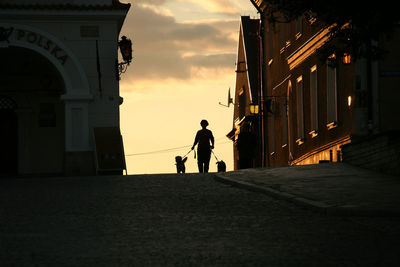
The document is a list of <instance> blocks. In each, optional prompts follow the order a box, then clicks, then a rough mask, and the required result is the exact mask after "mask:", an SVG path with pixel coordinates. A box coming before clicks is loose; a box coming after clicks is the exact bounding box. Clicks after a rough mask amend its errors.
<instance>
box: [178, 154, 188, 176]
mask: <svg viewBox="0 0 400 267" xmlns="http://www.w3.org/2000/svg"><path fill="white" fill-rule="evenodd" d="M186 160H187V157H184V158H183V159H182V157H181V156H176V157H175V161H176V163H175V165H176V172H177V173H185V170H186V168H185V162H186Z"/></svg>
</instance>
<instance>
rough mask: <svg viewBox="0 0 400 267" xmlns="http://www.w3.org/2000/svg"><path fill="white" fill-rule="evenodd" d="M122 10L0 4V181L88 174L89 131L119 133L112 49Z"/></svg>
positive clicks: (93, 4) (109, 3)
mask: <svg viewBox="0 0 400 267" xmlns="http://www.w3.org/2000/svg"><path fill="white" fill-rule="evenodd" d="M129 7H130V4H121V3H120V2H119V1H116V0H90V1H64V0H63V1H61V0H30V1H25V0H13V1H11V0H10V1H7V0H5V1H1V3H0V60H1V61H0V76H1V77H0V119H1V131H0V132H1V137H0V142H1V147H2V152H1V153H2V157H1V159H0V161H1V164H2V167H1V168H0V173H1V174H3V175H4V174H6V175H8V174H17V175H25V174H26V175H31V174H33V175H35V174H41V175H43V174H49V175H54V174H65V175H78V174H94V173H95V171H96V162H95V160H96V157H95V153H94V151H95V142H94V138H93V129H95V128H98V127H116V128H118V129H119V105H120V104H121V103H122V98H121V97H120V95H119V79H118V70H117V68H116V62H117V59H118V55H117V48H118V37H119V32H120V30H121V27H122V25H123V22H124V19H125V16H126V14H127V12H128V10H129ZM121 156H122V155H121Z"/></svg>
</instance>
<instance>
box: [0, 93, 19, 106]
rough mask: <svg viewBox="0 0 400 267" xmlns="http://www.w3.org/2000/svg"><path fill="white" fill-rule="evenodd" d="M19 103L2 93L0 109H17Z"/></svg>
mask: <svg viewBox="0 0 400 267" xmlns="http://www.w3.org/2000/svg"><path fill="white" fill-rule="evenodd" d="M16 107H17V104H16V103H15V101H14V100H12V99H11V98H9V97H8V96H1V95H0V109H15V108H16Z"/></svg>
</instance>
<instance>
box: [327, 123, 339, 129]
mask: <svg viewBox="0 0 400 267" xmlns="http://www.w3.org/2000/svg"><path fill="white" fill-rule="evenodd" d="M336 127H337V122H336V121H333V122H330V123H328V124H327V125H326V128H328V130H331V129H333V128H336Z"/></svg>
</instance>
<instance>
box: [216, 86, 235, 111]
mask: <svg viewBox="0 0 400 267" xmlns="http://www.w3.org/2000/svg"><path fill="white" fill-rule="evenodd" d="M219 104H220V105H221V106H224V107H227V108H229V106H230V104H232V105H235V104H234V103H233V98H232V97H231V88H230V87H229V89H228V104H227V105H224V104H222V103H221V102H219Z"/></svg>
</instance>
